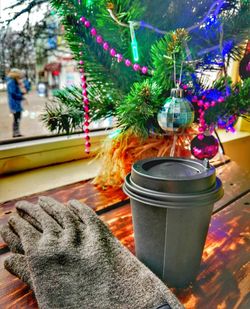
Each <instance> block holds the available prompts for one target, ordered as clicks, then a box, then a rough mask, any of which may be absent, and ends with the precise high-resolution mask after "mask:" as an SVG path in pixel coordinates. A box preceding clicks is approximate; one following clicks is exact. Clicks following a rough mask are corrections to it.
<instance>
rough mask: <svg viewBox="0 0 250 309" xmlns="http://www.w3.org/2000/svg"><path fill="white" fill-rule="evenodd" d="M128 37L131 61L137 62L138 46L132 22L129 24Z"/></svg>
mask: <svg viewBox="0 0 250 309" xmlns="http://www.w3.org/2000/svg"><path fill="white" fill-rule="evenodd" d="M129 29H130V36H131V48H132V53H133V59H134V61H135V62H137V61H139V53H138V44H137V41H136V37H135V29H134V22H132V21H130V22H129Z"/></svg>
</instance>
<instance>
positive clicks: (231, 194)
mask: <svg viewBox="0 0 250 309" xmlns="http://www.w3.org/2000/svg"><path fill="white" fill-rule="evenodd" d="M215 163H216V165H219V167H218V168H217V169H216V174H217V176H218V177H219V178H220V179H221V181H222V184H223V188H224V196H223V198H222V199H221V200H220V201H218V202H217V203H216V204H215V206H214V209H215V210H218V209H220V208H223V207H224V206H225V205H227V204H229V203H230V202H232V201H234V200H235V199H237V198H238V197H240V196H242V195H243V194H245V193H246V192H247V191H249V190H250V173H249V172H247V171H244V170H243V169H241V168H240V167H239V166H238V165H237V164H236V163H235V162H233V161H230V162H229V161H228V159H227V158H226V159H225V164H222V162H221V161H216V162H215ZM220 164H222V165H220ZM39 195H43V196H51V197H53V198H55V199H57V200H58V201H60V202H62V203H65V202H67V201H68V200H70V199H78V200H79V201H81V202H83V203H86V204H87V205H89V206H90V207H91V208H92V209H94V210H95V211H97V212H98V213H99V214H100V213H102V212H104V211H107V210H108V209H111V208H112V207H113V206H114V205H115V206H116V207H117V206H119V205H122V204H123V203H124V202H126V201H127V200H128V197H127V196H126V194H125V193H123V191H122V189H112V188H107V189H105V190H102V189H100V188H97V187H96V186H94V185H93V184H92V183H91V181H81V182H78V183H75V184H71V185H67V186H63V187H61V188H56V189H52V190H48V191H45V192H42V193H38V194H33V195H31V196H27V197H24V198H21V199H17V200H12V201H9V202H6V203H3V204H0V226H1V225H2V224H5V223H6V222H7V221H8V218H9V216H10V215H11V213H13V212H14V211H15V203H16V202H18V201H20V200H23V199H25V200H27V201H30V202H33V203H36V201H37V198H38V196H39ZM1 248H5V244H4V243H3V241H2V239H1V237H0V249H1Z"/></svg>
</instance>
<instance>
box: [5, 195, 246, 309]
mask: <svg viewBox="0 0 250 309" xmlns="http://www.w3.org/2000/svg"><path fill="white" fill-rule="evenodd" d="M249 205H250V193H248V194H246V195H245V196H244V197H242V198H240V199H239V200H237V201H236V202H234V203H232V204H231V205H230V206H228V207H226V208H225V209H223V210H222V211H220V212H218V213H216V214H215V215H213V217H212V221H211V225H210V228H209V233H208V237H207V241H206V245H205V250H204V253H203V257H202V264H201V268H200V273H199V275H198V277H197V281H196V282H195V283H194V284H193V286H192V287H190V288H188V289H185V290H178V291H174V293H175V294H176V295H177V297H178V298H179V299H180V301H181V302H182V303H183V304H184V306H185V308H187V309H216V308H217V309H248V308H250V293H249V287H250V261H249V256H250V227H249V219H250V206H249ZM100 217H101V219H102V220H103V221H104V222H105V223H106V224H107V225H108V226H109V227H110V229H111V230H112V232H113V233H114V235H115V236H116V237H117V238H118V239H119V240H120V241H121V242H122V243H123V244H124V245H126V246H127V247H128V248H129V249H130V250H131V251H132V252H134V241H133V229H132V218H131V210H130V206H129V205H124V206H121V207H119V208H118V209H114V210H111V211H109V212H108V213H106V214H103V215H101V216H100ZM7 255H8V253H7V254H4V255H1V256H0V263H1V265H0V277H1V278H3V280H2V279H1V284H0V308H8V309H12V308H27V309H30V308H32V309H33V308H37V307H36V303H35V301H34V297H33V296H32V293H31V291H29V290H28V289H27V287H26V286H25V285H24V284H23V283H22V282H21V281H20V280H18V279H16V278H15V277H14V276H12V275H10V274H9V273H8V272H7V271H6V270H4V269H3V264H2V263H3V259H4V258H5V257H6V256H7ZM2 306H4V307H2ZM117 309H118V308H117Z"/></svg>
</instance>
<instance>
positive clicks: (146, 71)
mask: <svg viewBox="0 0 250 309" xmlns="http://www.w3.org/2000/svg"><path fill="white" fill-rule="evenodd" d="M141 72H142V74H147V73H148V68H147V67H145V66H144V67H142V68H141Z"/></svg>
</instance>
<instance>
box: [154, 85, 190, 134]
mask: <svg viewBox="0 0 250 309" xmlns="http://www.w3.org/2000/svg"><path fill="white" fill-rule="evenodd" d="M157 120H158V123H159V126H160V127H161V128H162V130H163V131H165V132H174V133H175V132H179V131H181V130H182V129H185V128H187V127H189V126H190V125H191V124H192V123H193V121H194V108H193V105H192V104H191V103H190V102H189V101H188V100H187V99H186V98H183V97H182V89H172V91H171V97H169V98H167V99H166V101H165V103H164V106H163V107H162V109H161V110H160V112H159V113H158V115H157Z"/></svg>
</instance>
